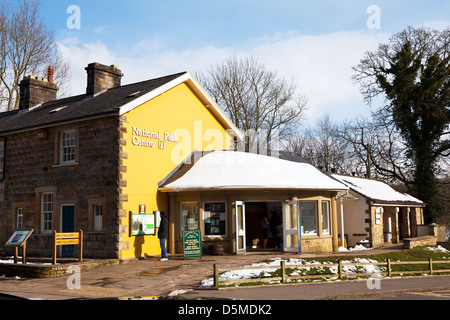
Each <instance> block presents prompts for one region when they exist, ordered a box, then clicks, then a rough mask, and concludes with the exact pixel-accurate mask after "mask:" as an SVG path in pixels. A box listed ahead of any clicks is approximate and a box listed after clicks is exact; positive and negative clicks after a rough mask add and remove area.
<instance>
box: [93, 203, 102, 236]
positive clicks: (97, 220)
mask: <svg viewBox="0 0 450 320" xmlns="http://www.w3.org/2000/svg"><path fill="white" fill-rule="evenodd" d="M93 211H94V231H102V230H103V208H102V206H101V205H98V204H94V207H93Z"/></svg>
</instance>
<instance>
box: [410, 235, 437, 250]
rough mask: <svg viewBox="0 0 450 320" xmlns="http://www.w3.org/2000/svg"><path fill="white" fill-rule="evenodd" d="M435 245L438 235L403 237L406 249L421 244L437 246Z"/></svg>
mask: <svg viewBox="0 0 450 320" xmlns="http://www.w3.org/2000/svg"><path fill="white" fill-rule="evenodd" d="M435 245H436V236H423V237H415V238H405V239H403V247H404V248H405V249H412V248H414V247H420V246H435Z"/></svg>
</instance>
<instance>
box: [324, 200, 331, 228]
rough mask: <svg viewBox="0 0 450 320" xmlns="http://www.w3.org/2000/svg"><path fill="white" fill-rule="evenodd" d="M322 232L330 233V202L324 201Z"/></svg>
mask: <svg viewBox="0 0 450 320" xmlns="http://www.w3.org/2000/svg"><path fill="white" fill-rule="evenodd" d="M322 233H326V234H329V233H330V202H329V201H322Z"/></svg>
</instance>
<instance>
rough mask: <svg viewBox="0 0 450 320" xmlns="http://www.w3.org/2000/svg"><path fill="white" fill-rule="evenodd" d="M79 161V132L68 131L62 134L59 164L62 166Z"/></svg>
mask: <svg viewBox="0 0 450 320" xmlns="http://www.w3.org/2000/svg"><path fill="white" fill-rule="evenodd" d="M76 159H77V131H76V130H66V131H62V132H61V134H60V144H59V162H60V163H61V164H71V163H75V162H76Z"/></svg>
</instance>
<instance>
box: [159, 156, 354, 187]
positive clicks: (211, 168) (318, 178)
mask: <svg viewBox="0 0 450 320" xmlns="http://www.w3.org/2000/svg"><path fill="white" fill-rule="evenodd" d="M180 172H181V173H180ZM159 187H160V188H159V190H160V191H165V192H170V191H193V190H217V189H221V190H226V189H260V190H266V189H302V190H330V191H340V190H347V189H348V187H347V186H345V185H344V184H342V183H340V182H339V181H337V180H335V179H333V178H331V177H330V176H328V175H326V174H325V173H323V172H322V171H320V170H319V169H317V168H315V167H314V166H312V165H311V164H309V163H306V162H305V163H300V162H292V161H287V160H282V159H279V158H276V157H273V156H266V155H260V154H254V153H247V152H239V151H212V152H209V153H205V154H203V156H202V157H201V158H200V159H198V160H197V161H196V162H195V163H194V164H192V165H191V164H183V165H181V166H179V167H178V168H177V170H175V171H174V172H172V173H171V174H170V175H169V176H168V177H166V179H164V180H163V181H162V182H160V184H159Z"/></svg>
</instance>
